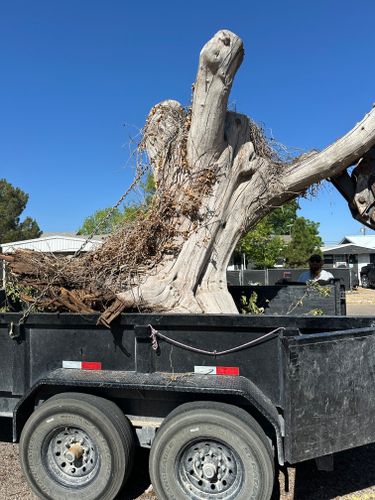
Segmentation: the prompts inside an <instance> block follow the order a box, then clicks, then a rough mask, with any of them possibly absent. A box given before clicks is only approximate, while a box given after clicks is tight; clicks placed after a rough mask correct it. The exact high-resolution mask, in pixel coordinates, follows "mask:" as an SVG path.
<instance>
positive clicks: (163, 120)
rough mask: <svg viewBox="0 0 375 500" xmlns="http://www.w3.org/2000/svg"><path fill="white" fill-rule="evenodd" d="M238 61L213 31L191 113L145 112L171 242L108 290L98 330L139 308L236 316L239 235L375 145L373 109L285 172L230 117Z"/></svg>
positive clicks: (250, 126) (226, 37)
mask: <svg viewBox="0 0 375 500" xmlns="http://www.w3.org/2000/svg"><path fill="white" fill-rule="evenodd" d="M243 54H244V51H243V44H242V41H241V39H240V38H239V37H238V36H236V35H235V34H233V33H231V32H230V31H226V30H223V31H219V32H218V33H217V34H216V35H215V36H214V37H213V38H212V39H211V40H210V41H209V42H208V43H207V44H206V45H205V46H204V47H203V49H202V51H201V54H200V59H199V67H198V73H197V78H196V82H195V84H194V87H193V100H192V106H191V109H190V110H188V111H186V110H184V108H183V107H182V106H181V105H180V104H179V103H178V102H176V101H165V102H162V103H160V104H158V105H157V106H155V107H154V108H153V109H152V110H151V112H150V114H149V117H148V119H147V123H146V126H145V129H144V137H143V141H142V147H143V148H144V149H145V150H146V152H147V155H148V157H149V159H150V162H151V165H152V167H153V169H154V175H155V180H156V185H157V195H156V200H157V201H155V203H154V207H156V208H155V210H154V212H155V213H158V214H159V215H160V214H162V216H163V217H164V220H167V221H168V224H167V225H168V227H169V241H168V242H166V241H164V242H163V244H162V245H161V246H160V247H159V248H158V252H156V253H157V255H158V258H155V255H156V254H154V256H153V257H152V256H148V257H147V265H146V266H145V269H144V271H143V272H142V273H141V274H140V275H138V277H137V280H136V281H134V280H133V281H132V280H130V281H128V282H127V283H128V284H127V286H124V287H123V289H121V290H120V289H119V287H118V286H117V287H112V288H111V286H110V285H108V287H107V291H108V289H110V290H112V291H113V292H114V294H115V295H116V297H117V300H116V301H115V302H112V305H111V306H110V307H108V308H107V309H106V310H105V311H104V313H103V314H102V322H103V323H107V324H108V323H109V322H110V321H111V320H112V319H113V317H115V316H116V315H117V314H118V313H119V312H120V311H121V310H123V309H124V308H132V307H135V306H137V307H143V308H144V307H147V308H148V309H149V310H155V311H173V312H207V313H208V312H209V313H235V312H237V309H236V306H235V304H234V302H233V299H232V297H231V295H230V294H229V293H228V290H227V284H226V268H227V266H228V262H229V259H230V257H231V255H232V252H233V250H234V248H235V246H236V244H237V242H238V240H239V238H240V237H241V235H242V234H243V233H244V232H245V231H247V230H249V229H250V228H251V227H253V226H254V225H255V224H256V223H257V222H258V221H259V220H260V219H261V218H262V217H264V216H265V215H266V214H267V213H269V212H270V211H271V210H273V209H274V208H276V207H279V206H280V205H282V204H283V203H285V202H286V201H288V200H290V199H292V198H294V197H296V196H298V195H300V194H301V193H303V192H304V191H305V190H306V189H307V188H308V187H309V186H310V185H311V184H313V183H315V182H318V181H320V180H322V179H325V178H328V177H332V176H335V175H337V174H338V173H340V172H342V171H344V170H345V169H346V168H347V167H349V166H351V165H353V164H355V163H356V162H357V161H359V160H360V159H361V158H362V157H363V156H364V155H365V154H366V153H367V152H368V151H369V150H370V149H371V148H372V146H373V145H374V144H375V110H374V109H373V110H371V111H370V113H369V114H368V115H366V116H365V118H364V119H363V120H362V121H361V122H360V123H358V124H357V125H356V126H355V127H354V128H353V129H352V130H351V131H350V132H348V133H347V134H346V135H345V136H344V137H342V138H341V139H339V140H338V141H337V142H335V143H334V144H332V145H331V146H329V147H327V148H326V149H325V150H323V151H321V152H319V153H312V154H309V155H304V156H303V157H301V158H300V159H297V160H295V161H294V162H292V163H289V164H283V163H282V162H280V161H277V159H276V158H275V156H274V155H273V153H272V151H271V150H270V148H269V147H268V145H267V143H266V142H265V141H264V139H263V138H262V135H261V134H260V131H259V129H258V128H257V127H256V125H255V124H254V123H253V122H252V121H251V120H250V119H249V118H247V117H246V116H244V115H241V114H237V113H234V112H229V111H228V110H227V104H228V96H229V93H230V90H231V86H232V83H233V80H234V76H235V74H236V72H237V70H238V68H239V66H240V64H241V62H242V59H243ZM166 207H168V209H166ZM152 227H154V226H152ZM171 228H173V230H171ZM151 236H152V235H151ZM155 238H156V236H155ZM111 244H112V243H108V244H106V245H104V246H103V248H102V249H101V250H100V252H101V253H100V252H99V257H98V258H99V259H100V258H101V257H100V256H101V255H103V252H106V251H108V245H109V247H110V245H111ZM124 251H126V248H125V249H124ZM95 258H96V257H95V256H94V258H93V259H92V261H94V260H95ZM126 272H129V269H127V270H126ZM57 282H58V280H57ZM57 282H56V283H57ZM117 283H118V280H117ZM72 288H74V286H72Z"/></svg>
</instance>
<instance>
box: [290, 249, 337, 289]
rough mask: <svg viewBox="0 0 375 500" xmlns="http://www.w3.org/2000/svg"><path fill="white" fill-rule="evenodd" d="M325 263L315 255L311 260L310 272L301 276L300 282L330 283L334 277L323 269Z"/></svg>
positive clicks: (305, 272) (319, 256)
mask: <svg viewBox="0 0 375 500" xmlns="http://www.w3.org/2000/svg"><path fill="white" fill-rule="evenodd" d="M323 264H324V261H323V259H322V257H321V255H319V254H314V255H312V256H311V257H310V258H309V267H310V270H309V271H304V272H303V273H301V274H300V275H299V278H298V281H299V282H300V283H306V282H307V281H329V280H330V279H333V275H332V274H331V273H329V272H328V271H325V270H324V269H323Z"/></svg>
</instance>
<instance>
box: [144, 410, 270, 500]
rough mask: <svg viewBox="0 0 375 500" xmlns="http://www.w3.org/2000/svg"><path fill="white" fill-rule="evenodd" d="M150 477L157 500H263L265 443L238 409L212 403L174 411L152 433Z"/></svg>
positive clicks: (265, 491) (266, 476)
mask: <svg viewBox="0 0 375 500" xmlns="http://www.w3.org/2000/svg"><path fill="white" fill-rule="evenodd" d="M150 476H151V481H152V484H153V486H154V488H155V491H156V495H157V497H158V499H159V500H171V499H179V500H180V499H181V500H182V499H189V500H198V499H199V500H200V499H205V500H211V499H212V500H213V499H217V498H220V499H222V500H234V499H236V500H269V499H270V498H271V495H272V490H273V484H274V477H275V469H274V457H273V451H272V448H271V445H270V442H269V439H268V438H267V436H266V435H265V433H264V432H263V430H262V428H261V427H260V426H259V424H258V423H257V422H256V421H255V420H254V419H253V418H252V417H251V416H250V415H249V414H248V413H246V412H245V411H244V410H242V409H240V408H237V407H235V406H232V405H228V404H225V403H217V402H212V401H209V402H197V403H187V404H183V405H181V406H179V407H178V408H176V409H175V410H174V411H173V412H172V413H171V414H170V415H169V416H168V417H167V418H166V419H165V420H164V422H163V424H162V425H161V427H160V429H159V430H158V432H157V434H156V437H155V440H154V443H153V445H152V447H151V453H150Z"/></svg>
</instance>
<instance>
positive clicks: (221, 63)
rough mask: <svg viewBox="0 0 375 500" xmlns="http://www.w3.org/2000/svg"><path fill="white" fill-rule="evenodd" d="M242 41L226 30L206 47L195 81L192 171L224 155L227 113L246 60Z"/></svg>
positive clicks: (190, 155)
mask: <svg viewBox="0 0 375 500" xmlns="http://www.w3.org/2000/svg"><path fill="white" fill-rule="evenodd" d="M243 54H244V50H243V44H242V40H241V39H240V38H239V37H238V36H237V35H235V34H234V33H231V32H230V31H227V30H222V31H219V32H218V33H216V35H215V36H214V37H213V38H212V39H211V40H210V41H209V42H208V43H206V45H205V46H204V47H203V49H202V51H201V54H200V59H199V69H198V73H197V78H196V81H195V87H194V94H193V104H192V121H191V128H190V134H189V140H188V158H189V162H190V165H191V166H192V168H197V169H199V164H200V162H201V160H203V161H206V162H207V158H210V157H211V156H212V157H214V158H215V159H216V158H217V157H218V156H220V154H221V153H222V151H223V149H224V147H225V144H226V141H225V139H224V126H225V114H226V112H227V104H228V97H229V92H230V89H231V87H232V82H233V78H234V76H235V74H236V72H237V69H238V68H239V66H240V65H241V62H242V59H243Z"/></svg>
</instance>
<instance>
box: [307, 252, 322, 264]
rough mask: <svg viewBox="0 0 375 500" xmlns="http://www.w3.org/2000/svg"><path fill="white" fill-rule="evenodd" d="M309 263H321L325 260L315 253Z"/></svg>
mask: <svg viewBox="0 0 375 500" xmlns="http://www.w3.org/2000/svg"><path fill="white" fill-rule="evenodd" d="M309 262H319V263H320V262H323V259H322V256H321V255H319V254H318V253H314V254H313V255H311V257H310V258H309Z"/></svg>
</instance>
